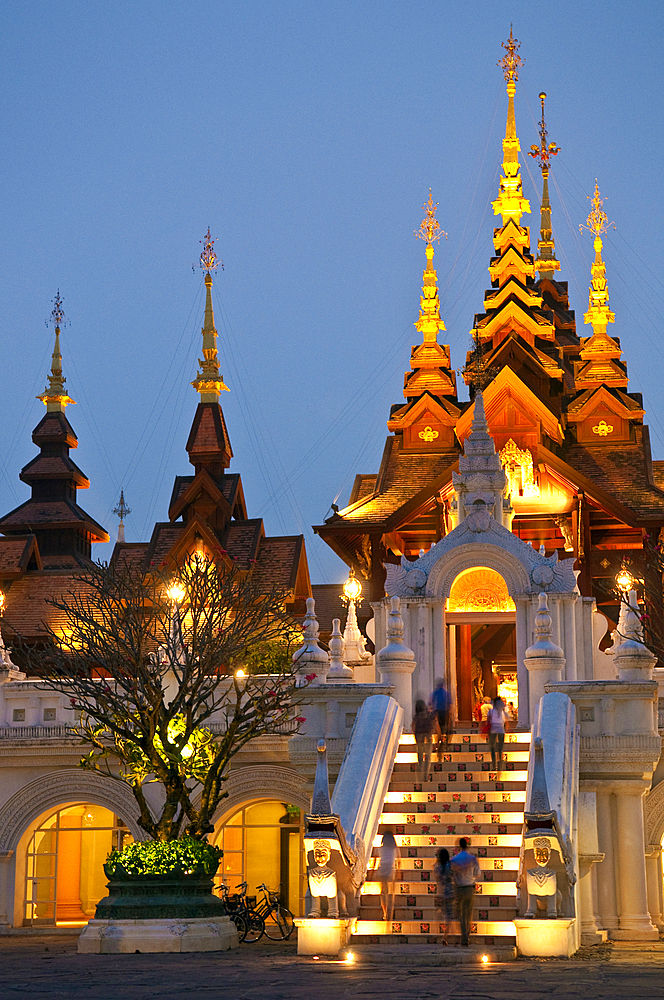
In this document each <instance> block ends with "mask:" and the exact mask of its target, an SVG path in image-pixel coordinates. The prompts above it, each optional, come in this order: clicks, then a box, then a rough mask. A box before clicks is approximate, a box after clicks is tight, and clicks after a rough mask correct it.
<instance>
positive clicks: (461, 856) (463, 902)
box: [450, 837, 481, 948]
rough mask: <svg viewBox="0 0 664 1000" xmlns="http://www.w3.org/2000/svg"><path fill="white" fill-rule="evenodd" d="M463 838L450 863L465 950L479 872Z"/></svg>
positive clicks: (476, 861) (473, 856) (474, 858)
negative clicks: (457, 851)
mask: <svg viewBox="0 0 664 1000" xmlns="http://www.w3.org/2000/svg"><path fill="white" fill-rule="evenodd" d="M467 847H468V841H467V840H466V838H465V837H461V839H460V840H459V853H458V854H455V855H454V857H453V858H452V860H451V861H450V868H451V869H452V878H453V879H454V885H455V886H456V901H457V915H458V917H459V923H460V924H461V944H462V945H463V947H464V948H467V947H468V945H469V944H470V922H471V919H472V915H473V898H474V896H475V883H476V882H478V881H479V879H480V876H481V872H480V865H479V861H478V860H477V858H476V857H475V855H474V854H471V853H470V852H469V851H468V850H466V848H467Z"/></svg>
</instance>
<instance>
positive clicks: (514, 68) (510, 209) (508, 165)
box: [493, 25, 530, 226]
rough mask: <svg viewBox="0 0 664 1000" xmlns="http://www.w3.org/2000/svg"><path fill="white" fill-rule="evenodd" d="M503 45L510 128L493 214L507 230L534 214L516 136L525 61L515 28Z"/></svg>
mask: <svg viewBox="0 0 664 1000" xmlns="http://www.w3.org/2000/svg"><path fill="white" fill-rule="evenodd" d="M502 45H503V48H504V49H505V52H506V55H505V56H504V57H503V58H502V59H501V60H500V61H499V62H498V66H500V68H501V69H502V71H503V76H504V77H505V81H506V83H507V124H506V126H505V138H504V139H503V175H502V177H501V178H500V192H499V194H498V197H497V198H496V200H495V201H494V202H493V212H494V215H501V216H502V218H503V226H506V225H507V223H508V222H509V221H510V220H512V221H513V222H514V223H515V224H516V225H517V226H520V225H521V216H522V215H523V214H524V212H530V205H529V203H528V199H527V198H524V197H523V185H522V182H521V169H520V167H519V150H520V149H521V146H520V144H519V139H518V136H517V134H516V119H515V117H514V95H515V93H516V81H517V80H518V79H519V67H520V66H523V64H524V60H523V59H522V58H521V56H520V55H519V54H518V51H517V50H518V49H519V48H520V47H521V43H520V42H518V41H517V40H516V38H514V36H513V35H512V25H510V37H509V39H508V40H507V41H506V42H503V43H502Z"/></svg>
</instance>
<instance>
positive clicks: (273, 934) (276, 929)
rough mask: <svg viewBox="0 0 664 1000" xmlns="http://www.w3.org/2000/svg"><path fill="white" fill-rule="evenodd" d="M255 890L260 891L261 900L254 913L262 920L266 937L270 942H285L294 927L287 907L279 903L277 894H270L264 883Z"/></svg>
mask: <svg viewBox="0 0 664 1000" xmlns="http://www.w3.org/2000/svg"><path fill="white" fill-rule="evenodd" d="M256 888H257V889H258V890H259V891H262V893H263V899H261V900H260V901H259V903H258V904H257V906H256V908H255V910H254V912H255V913H258V914H259V915H260V917H261V918H262V920H263V924H264V927H265V935H266V937H269V938H270V940H271V941H287V940H288V938H289V937H290V936H291V934H292V933H293V927H294V926H295V924H294V921H293V914H292V913H291V911H290V910H289V909H288V907H287V906H284V905H283V904H282V903H280V902H279V896H278V894H277V893H276V892H271V891H270V890H269V889H268V887H267V886H266V885H265V882H262V883H261V885H257V886H256Z"/></svg>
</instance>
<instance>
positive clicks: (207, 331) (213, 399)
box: [191, 226, 229, 403]
mask: <svg viewBox="0 0 664 1000" xmlns="http://www.w3.org/2000/svg"><path fill="white" fill-rule="evenodd" d="M200 242H201V243H202V244H203V253H202V254H201V256H200V265H199V266H200V267H201V269H202V270H203V271H205V319H204V320H203V329H202V330H201V333H202V334H203V357H202V358H199V359H198V363H199V365H200V371H199V372H198V373H197V375H196V378H195V379H194V381H193V382H192V383H191V384H192V385H193V387H194V389H195V390H196V392H198V393H199V394H200V397H201V403H217V402H218V401H219V395H220V393H221V392H222V390H224V389H225V390H226V392H228V391H229V389H228V386H227V385H225V384H224V380H223V378H222V377H221V373H220V371H219V355H218V353H217V331H216V329H215V326H214V312H213V309H212V271H214V270H215V269H216V268H217V267H219V265H221V269H222V270H223V268H224V265H223V264H222V262H221V261H220V260H219V258H218V257H217V255H216V253H215V252H214V244H215V242H216V241H215V240H213V239H212V236H211V234H210V227H209V226H208V231H207V233H206V234H205V239H203V240H201V241H200Z"/></svg>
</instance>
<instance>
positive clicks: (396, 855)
mask: <svg viewBox="0 0 664 1000" xmlns="http://www.w3.org/2000/svg"><path fill="white" fill-rule="evenodd" d="M379 852H380V853H379V857H380V861H379V864H378V868H377V870H376V881H377V882H380V905H381V909H382V911H383V920H391V919H392V915H393V912H394V889H395V885H394V883H395V881H396V873H397V869H398V868H399V863H400V859H401V851H400V850H399V847H398V844H397V842H396V840H395V839H394V834H393V833H392V831H391V830H388V831H387V833H384V834H383V842H382V844H381V846H380V848H379Z"/></svg>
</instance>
